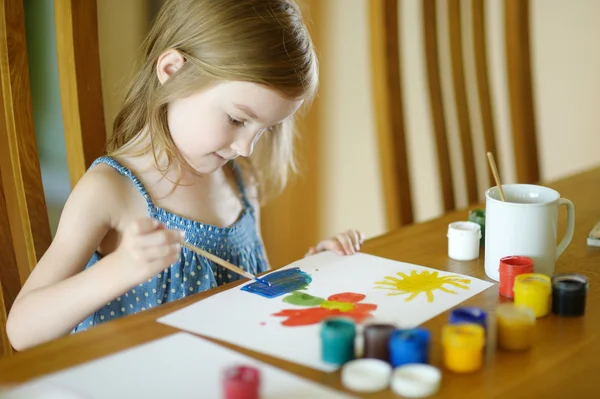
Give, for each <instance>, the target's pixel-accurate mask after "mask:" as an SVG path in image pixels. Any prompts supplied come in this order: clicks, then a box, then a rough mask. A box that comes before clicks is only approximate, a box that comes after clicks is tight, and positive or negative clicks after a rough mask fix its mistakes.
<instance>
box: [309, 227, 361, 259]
mask: <svg viewBox="0 0 600 399" xmlns="http://www.w3.org/2000/svg"><path fill="white" fill-rule="evenodd" d="M364 241H365V236H364V235H363V233H361V232H360V231H358V230H347V231H345V232H343V233H340V234H338V235H336V236H334V237H331V238H329V239H327V240H323V241H321V242H320V243H318V244H317V246H316V247H312V248H310V249H309V250H308V252H307V253H306V255H305V256H309V255H314V254H316V253H318V252H323V251H333V252H335V253H337V254H338V255H352V254H353V253H355V252H358V251H360V246H361V245H362V243H363V242H364Z"/></svg>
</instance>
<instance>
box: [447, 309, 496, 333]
mask: <svg viewBox="0 0 600 399" xmlns="http://www.w3.org/2000/svg"><path fill="white" fill-rule="evenodd" d="M448 323H450V324H479V325H480V326H481V327H483V328H484V329H485V328H487V313H486V312H485V311H484V310H483V309H481V308H475V307H463V308H457V309H454V310H453V311H452V312H450V318H449V320H448Z"/></svg>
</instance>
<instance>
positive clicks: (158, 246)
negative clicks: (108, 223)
mask: <svg viewBox="0 0 600 399" xmlns="http://www.w3.org/2000/svg"><path fill="white" fill-rule="evenodd" d="M183 236H184V233H183V232H182V231H180V230H168V229H167V228H166V227H165V226H164V225H162V224H161V223H159V222H157V221H156V220H154V219H150V218H147V219H140V220H136V221H134V222H132V223H131V224H130V225H129V226H128V227H127V229H126V230H125V231H124V232H123V239H122V240H121V244H120V245H119V247H118V248H117V250H116V251H115V254H116V255H117V256H119V257H120V258H121V262H122V264H123V266H125V267H128V268H130V269H131V270H132V271H133V274H134V276H135V277H136V278H138V277H139V281H142V280H145V279H149V278H152V277H154V276H155V275H156V274H158V273H160V271H161V270H164V269H165V268H167V267H169V266H170V265H171V264H173V263H174V262H175V261H176V260H177V259H179V255H180V253H181V243H182V242H183Z"/></svg>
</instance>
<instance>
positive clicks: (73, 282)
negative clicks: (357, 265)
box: [7, 0, 363, 350]
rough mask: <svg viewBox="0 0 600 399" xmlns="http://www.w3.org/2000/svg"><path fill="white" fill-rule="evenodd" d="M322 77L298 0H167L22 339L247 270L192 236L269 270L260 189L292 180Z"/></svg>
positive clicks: (351, 235) (352, 239)
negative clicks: (298, 122) (306, 110)
mask: <svg viewBox="0 0 600 399" xmlns="http://www.w3.org/2000/svg"><path fill="white" fill-rule="evenodd" d="M317 84H318V71H317V59H316V56H315V51H314V48H313V45H312V43H311V39H310V37H309V34H308V32H307V30H306V27H305V25H304V24H303V21H302V17H301V15H300V11H299V10H298V8H297V6H296V5H295V4H294V3H293V2H292V0H227V1H226V0H170V1H167V2H166V4H165V5H164V6H163V8H162V9H161V11H160V13H159V15H158V16H157V19H156V21H155V24H154V26H153V28H152V29H151V31H150V33H149V36H148V37H147V39H146V41H145V44H144V63H143V65H142V66H141V69H140V70H139V72H138V74H137V76H136V77H135V78H134V79H133V82H132V83H131V86H130V88H129V91H128V95H127V96H126V98H125V102H124V105H123V107H122V109H121V111H120V113H119V114H118V115H117V117H116V119H115V123H114V133H113V135H112V137H111V139H110V141H109V143H108V154H109V156H107V157H102V158H100V159H98V160H96V161H95V162H94V164H93V165H92V167H91V168H90V170H89V171H88V172H87V173H86V174H85V176H84V177H83V178H82V179H81V180H80V182H79V183H78V184H77V186H76V187H75V188H74V189H73V192H72V193H71V195H70V197H69V199H68V201H67V203H66V205H65V208H64V210H63V214H62V218H61V220H60V224H59V227H58V231H57V233H56V237H55V239H54V241H53V243H52V245H51V246H50V248H49V249H48V251H47V252H46V253H45V254H44V256H43V257H42V259H41V260H40V262H39V263H38V265H37V266H36V267H35V269H34V270H33V272H32V273H31V276H30V277H29V279H28V280H27V282H26V283H25V285H24V286H23V289H22V290H21V292H20V293H19V295H18V297H17V299H16V300H15V302H14V305H13V307H12V309H11V312H10V315H9V318H8V323H7V332H8V335H9V337H10V340H11V343H12V345H13V346H14V347H15V349H17V350H23V349H25V348H28V347H31V346H33V345H37V344H40V343H42V342H45V341H48V340H51V339H54V338H57V337H59V336H62V335H64V334H67V333H69V332H70V331H74V332H76V331H81V330H85V329H87V328H89V327H91V326H94V325H96V324H99V323H102V322H105V321H108V320H111V319H115V318H118V317H121V316H124V315H128V314H132V313H136V312H138V311H143V310H146V309H150V308H152V307H156V306H159V305H160V304H162V303H165V302H169V301H173V300H176V299H179V298H182V297H184V296H186V295H191V294H194V293H197V292H200V291H204V290H207V289H210V288H213V287H216V286H218V285H221V284H226V283H228V282H230V281H233V280H236V279H238V278H239V276H237V275H235V274H232V273H230V272H229V271H227V270H225V269H223V268H222V267H221V266H217V265H216V264H214V263H212V262H210V261H208V260H207V259H205V258H202V257H199V256H197V255H195V254H194V253H192V252H190V251H189V250H188V249H187V248H185V247H182V246H181V243H182V242H183V241H184V240H185V241H187V242H189V243H191V244H193V245H196V246H199V247H201V248H204V249H205V250H207V251H210V252H211V253H213V254H214V255H216V256H219V257H221V258H224V259H226V260H228V261H230V262H232V263H234V264H236V265H238V266H240V267H241V268H243V269H245V270H247V271H249V272H250V273H253V274H257V273H262V272H264V271H267V270H269V265H268V261H267V258H266V256H265V254H264V248H263V243H262V239H261V236H260V219H259V217H260V215H259V211H260V204H259V198H260V199H261V200H264V198H265V196H267V195H270V193H273V192H278V191H280V190H281V189H282V188H283V187H284V186H285V183H286V180H287V175H288V170H290V169H293V166H294V164H293V157H292V154H293V151H292V150H293V132H292V122H293V115H294V113H295V112H296V111H297V110H298V109H299V108H300V107H301V106H302V105H303V103H309V102H310V100H311V99H312V97H313V96H314V95H315V92H316V90H317ZM255 147H256V148H255ZM238 157H239V158H238ZM362 239H363V238H362V235H361V233H360V232H358V231H354V230H350V231H347V232H345V233H343V234H339V235H337V236H336V237H334V238H331V239H328V240H325V241H322V242H320V243H319V244H317V245H316V246H315V247H313V248H311V249H310V250H309V252H308V253H309V254H313V253H316V252H319V251H324V250H333V251H336V252H338V253H339V254H352V253H354V252H355V251H357V250H359V248H360V244H361V243H362Z"/></svg>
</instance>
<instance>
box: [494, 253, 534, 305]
mask: <svg viewBox="0 0 600 399" xmlns="http://www.w3.org/2000/svg"><path fill="white" fill-rule="evenodd" d="M498 271H499V273H500V295H502V296H505V297H507V298H512V297H513V296H514V291H513V287H514V283H515V277H516V276H518V275H519V274H526V273H533V260H532V259H531V258H528V257H527V256H505V257H504V258H502V259H500V268H499V270H498Z"/></svg>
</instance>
